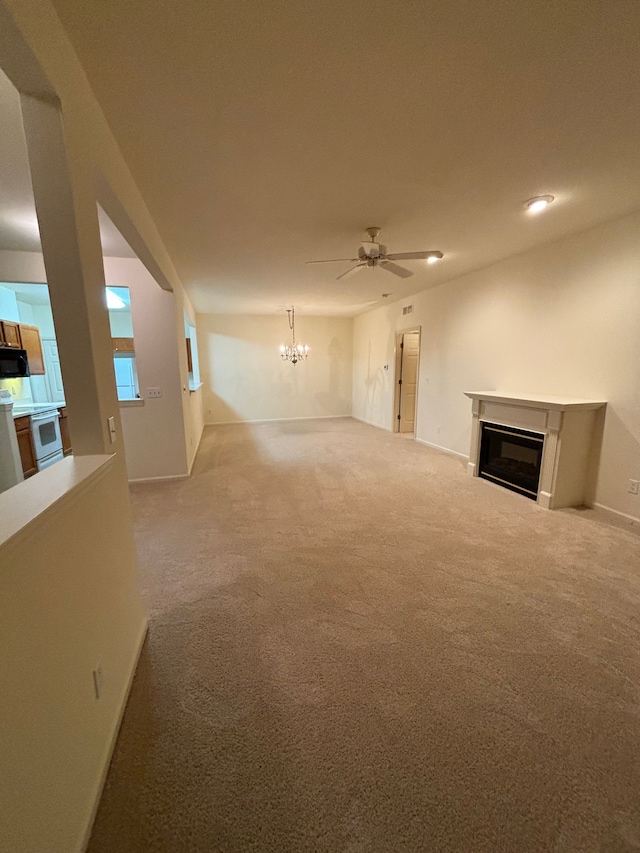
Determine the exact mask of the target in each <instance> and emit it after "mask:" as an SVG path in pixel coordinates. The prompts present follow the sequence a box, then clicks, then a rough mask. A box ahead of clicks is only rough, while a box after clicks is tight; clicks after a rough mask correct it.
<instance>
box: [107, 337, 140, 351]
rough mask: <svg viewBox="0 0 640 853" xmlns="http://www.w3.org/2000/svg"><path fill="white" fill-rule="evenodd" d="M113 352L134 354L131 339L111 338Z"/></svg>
mask: <svg viewBox="0 0 640 853" xmlns="http://www.w3.org/2000/svg"><path fill="white" fill-rule="evenodd" d="M111 342H112V344H113V351H114V352H135V351H136V350H135V347H134V345H133V338H111Z"/></svg>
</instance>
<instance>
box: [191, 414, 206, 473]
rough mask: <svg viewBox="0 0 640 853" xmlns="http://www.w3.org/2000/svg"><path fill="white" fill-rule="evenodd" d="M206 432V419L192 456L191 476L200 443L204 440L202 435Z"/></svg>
mask: <svg viewBox="0 0 640 853" xmlns="http://www.w3.org/2000/svg"><path fill="white" fill-rule="evenodd" d="M203 434H204V421H203V422H202V428H201V429H200V435H199V436H198V443H197V444H196V449H195V452H194V454H193V456H192V457H191V463H190V465H189V476H191V472H192V470H193V466H194V463H195V461H196V456H197V455H198V451H199V450H200V444H201V442H202V436H203Z"/></svg>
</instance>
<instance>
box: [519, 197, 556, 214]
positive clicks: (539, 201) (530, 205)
mask: <svg viewBox="0 0 640 853" xmlns="http://www.w3.org/2000/svg"><path fill="white" fill-rule="evenodd" d="M552 201H553V196H552V195H537V196H536V197H535V198H530V199H529V200H528V201H525V203H524V206H525V207H526V208H527V210H528V211H529V213H540V211H541V210H544V209H545V207H546V206H547V205H548V204H551V202H552Z"/></svg>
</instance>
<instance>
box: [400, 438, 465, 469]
mask: <svg viewBox="0 0 640 853" xmlns="http://www.w3.org/2000/svg"><path fill="white" fill-rule="evenodd" d="M415 440H416V441H417V442H418V443H419V444H426V445H427V447H432V448H433V449H434V450H440V451H441V452H442V453H448V454H449V456H457V457H458V458H459V459H464V460H465V462H467V463H468V464H470V465H471V464H473V463H470V462H469V456H468V455H467V454H466V453H460V452H459V451H457V450H451V449H450V448H449V447H442V445H440V444H433V442H431V441H425V439H424V438H418V437H417V436H416V439H415ZM474 467H475V466H474Z"/></svg>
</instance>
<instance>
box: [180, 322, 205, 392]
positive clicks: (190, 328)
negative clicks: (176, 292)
mask: <svg viewBox="0 0 640 853" xmlns="http://www.w3.org/2000/svg"><path fill="white" fill-rule="evenodd" d="M184 337H185V341H186V345H187V366H188V369H189V390H190V391H197V390H198V388H199V387H200V386H201V385H202V382H201V381H200V363H199V361H198V339H197V337H196V327H195V326H194V324H193V323H192V322H191V318H190V317H189V315H188V314H187V313H186V311H185V314H184Z"/></svg>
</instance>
